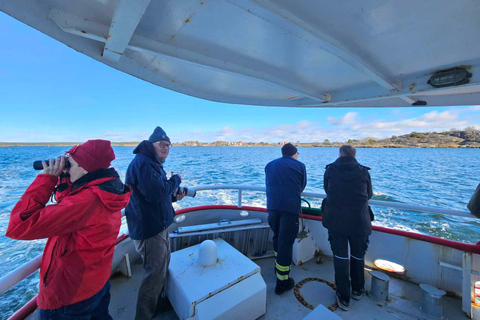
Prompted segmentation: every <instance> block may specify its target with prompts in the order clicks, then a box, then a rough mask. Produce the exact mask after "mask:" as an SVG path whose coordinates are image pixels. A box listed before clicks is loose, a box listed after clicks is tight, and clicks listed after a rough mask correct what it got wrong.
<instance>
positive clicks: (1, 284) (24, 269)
mask: <svg viewBox="0 0 480 320" xmlns="http://www.w3.org/2000/svg"><path fill="white" fill-rule="evenodd" d="M189 189H194V190H195V191H197V192H198V191H207V190H218V189H222V190H238V201H237V203H238V204H237V206H238V207H239V208H241V207H242V202H243V199H242V198H243V197H242V191H243V190H247V191H258V192H265V191H266V190H265V189H266V188H265V187H254V186H246V185H235V184H234V185H205V186H196V187H189ZM302 196H303V197H308V198H319V199H323V198H325V197H326V195H325V194H322V193H314V192H303V193H302ZM369 204H370V205H372V206H380V207H387V208H395V209H400V210H407V211H418V212H429V213H436V214H444V215H450V216H459V217H465V218H476V217H474V216H473V215H471V214H470V212H468V211H460V210H450V209H444V208H437V207H427V206H419V205H412V204H406V203H401V202H389V201H380V200H370V201H369ZM123 215H124V212H123V211H122V216H123ZM41 257H42V256H41V255H40V256H37V257H36V258H34V259H33V260H30V261H29V262H27V263H25V264H23V265H22V266H20V267H18V268H17V269H15V270H14V271H12V272H10V273H9V274H7V275H6V276H4V277H2V278H1V279H0V295H1V294H3V293H4V292H5V291H7V290H8V289H10V288H11V287H13V286H14V285H15V284H17V283H18V282H20V281H22V280H23V279H25V278H26V277H28V276H29V275H31V274H32V273H33V272H35V271H36V270H38V269H39V268H40V261H41Z"/></svg>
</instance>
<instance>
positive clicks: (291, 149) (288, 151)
mask: <svg viewBox="0 0 480 320" xmlns="http://www.w3.org/2000/svg"><path fill="white" fill-rule="evenodd" d="M297 151H298V150H297V147H295V146H294V145H293V144H291V143H287V144H285V145H284V146H283V147H282V155H283V156H288V157H291V156H293V155H294V154H295V153H297Z"/></svg>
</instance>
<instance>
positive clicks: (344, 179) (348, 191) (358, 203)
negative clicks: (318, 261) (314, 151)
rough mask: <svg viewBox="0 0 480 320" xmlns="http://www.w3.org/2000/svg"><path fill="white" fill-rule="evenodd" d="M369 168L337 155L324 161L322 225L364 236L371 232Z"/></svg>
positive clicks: (342, 232) (329, 228)
mask: <svg viewBox="0 0 480 320" xmlns="http://www.w3.org/2000/svg"><path fill="white" fill-rule="evenodd" d="M368 170H370V168H368V167H364V166H362V165H360V164H359V163H358V162H357V160H356V159H355V158H351V157H340V158H338V159H337V160H336V161H335V162H334V163H331V164H329V165H327V167H326V170H325V175H324V177H323V188H324V189H325V192H326V193H327V198H326V199H325V201H324V202H323V203H322V211H323V225H324V226H325V228H327V229H328V231H329V232H331V233H335V234H341V235H349V236H358V237H364V236H368V235H369V234H371V233H372V222H371V221H370V213H369V210H368V199H370V198H371V197H372V195H373V192H372V180H371V178H370V173H368Z"/></svg>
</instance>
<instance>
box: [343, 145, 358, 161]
mask: <svg viewBox="0 0 480 320" xmlns="http://www.w3.org/2000/svg"><path fill="white" fill-rule="evenodd" d="M340 155H341V156H342V157H350V158H355V156H356V155H357V150H355V148H354V147H353V146H351V145H349V144H344V145H343V146H341V147H340Z"/></svg>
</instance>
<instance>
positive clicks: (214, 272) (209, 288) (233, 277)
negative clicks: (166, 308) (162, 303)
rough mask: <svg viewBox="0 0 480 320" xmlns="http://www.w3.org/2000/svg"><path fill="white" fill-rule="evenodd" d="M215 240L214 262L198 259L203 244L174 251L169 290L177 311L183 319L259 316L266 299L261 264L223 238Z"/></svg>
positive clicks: (262, 312) (253, 317) (169, 270)
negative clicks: (205, 262) (203, 261)
mask: <svg viewBox="0 0 480 320" xmlns="http://www.w3.org/2000/svg"><path fill="white" fill-rule="evenodd" d="M214 242H215V244H216V246H217V257H218V259H217V263H216V264H215V265H213V266H209V267H203V266H201V265H200V264H199V263H198V248H199V246H200V244H199V245H196V246H192V247H189V248H185V249H182V250H179V251H176V252H173V253H172V255H171V260H170V266H169V268H168V276H167V281H166V291H167V295H168V298H169V300H170V303H171V304H172V306H173V308H174V309H175V312H176V313H177V315H178V317H179V318H180V319H182V320H183V319H197V320H213V319H219V320H220V319H229V320H235V319H239V320H240V319H241V320H248V319H257V318H258V317H260V316H261V315H263V314H264V313H265V308H266V299H267V286H266V284H265V281H264V280H263V278H262V276H261V274H260V267H259V266H258V265H256V264H255V263H254V262H252V261H251V260H250V259H248V258H247V257H245V256H244V255H243V254H241V253H240V252H239V251H237V250H236V249H235V248H233V247H232V246H231V245H229V244H228V243H227V242H225V241H224V240H222V239H215V240H214Z"/></svg>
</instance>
